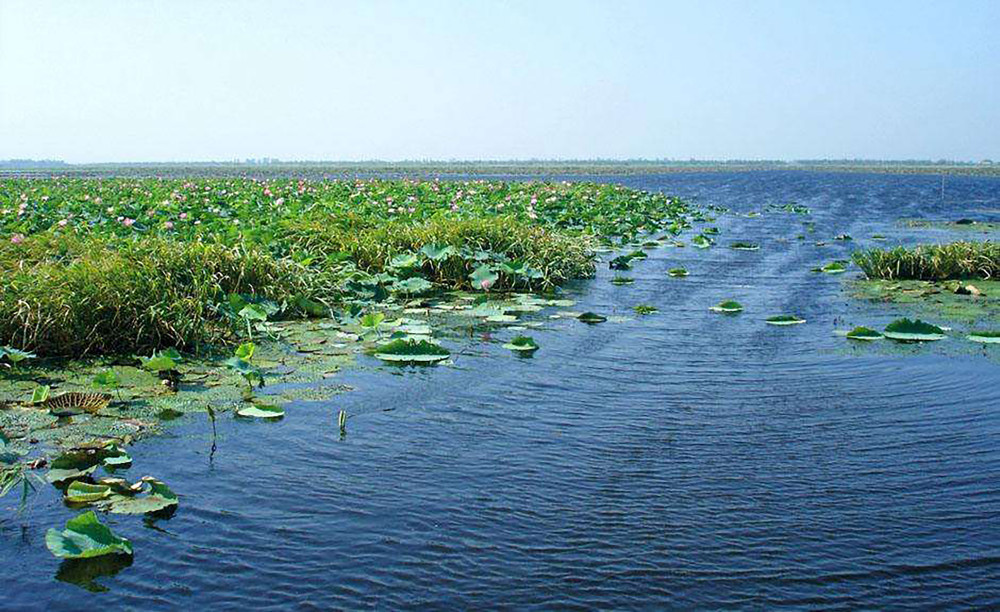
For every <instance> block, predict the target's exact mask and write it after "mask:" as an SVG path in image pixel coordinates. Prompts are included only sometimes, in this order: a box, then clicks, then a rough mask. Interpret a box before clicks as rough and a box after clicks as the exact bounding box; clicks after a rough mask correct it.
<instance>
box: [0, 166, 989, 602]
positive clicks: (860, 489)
mask: <svg viewBox="0 0 1000 612" xmlns="http://www.w3.org/2000/svg"><path fill="white" fill-rule="evenodd" d="M601 180H614V181H617V182H622V183H624V184H627V185H630V186H634V187H640V188H643V189H650V190H660V191H664V192H667V193H671V194H676V195H680V196H682V197H685V198H688V199H691V200H693V201H695V202H697V203H700V204H718V205H723V206H727V207H730V208H733V209H736V210H740V211H744V212H745V211H748V210H757V209H761V208H762V207H764V206H765V205H766V204H768V203H773V204H778V205H781V204H785V203H788V202H791V201H794V202H796V203H798V204H802V205H806V206H808V207H810V208H811V209H812V215H810V216H809V217H808V218H806V217H803V216H800V215H794V214H787V213H771V214H766V215H764V216H763V217H761V218H756V219H750V218H746V217H743V216H722V217H720V218H719V219H718V222H717V225H719V226H720V227H721V228H722V230H723V231H722V234H721V235H720V236H718V239H719V243H720V244H719V246H717V247H715V248H712V249H708V250H705V251H701V250H696V249H692V248H690V247H689V248H685V249H659V250H651V251H650V258H649V259H648V260H646V261H644V262H639V263H637V264H636V266H635V269H634V270H633V271H631V272H630V273H629V274H630V275H631V276H633V277H634V278H635V279H636V282H635V283H634V284H633V285H629V286H621V287H619V286H614V285H612V284H610V283H609V282H608V279H609V278H610V277H611V275H612V273H611V272H610V271H609V270H607V269H606V266H601V268H600V270H599V273H598V277H597V278H596V279H595V280H592V281H585V282H580V283H575V284H574V285H572V286H570V287H569V288H568V289H567V293H568V294H569V295H570V296H571V297H573V298H574V299H577V300H578V303H577V305H575V306H574V307H573V309H574V310H578V311H582V310H593V311H596V312H602V313H605V314H619V315H629V314H631V307H632V306H634V305H636V304H639V303H647V304H652V305H654V306H656V307H658V308H659V311H660V312H659V313H657V314H654V315H651V316H647V317H640V318H635V319H632V320H628V321H624V322H617V323H616V322H608V323H605V324H602V325H597V326H587V325H583V324H581V323H579V322H577V321H574V320H571V319H551V320H550V319H548V314H550V312H542V313H538V314H537V315H535V316H534V318H535V319H536V320H539V321H544V322H545V328H544V329H543V330H540V331H533V332H532V335H533V336H534V337H535V339H536V340H538V342H539V344H541V346H542V349H541V350H540V351H538V353H537V354H536V355H535V357H534V358H532V359H517V358H514V357H512V356H511V355H510V353H509V352H508V351H506V350H504V349H502V348H501V347H500V344H501V343H502V341H503V340H505V339H506V338H507V337H508V336H509V335H510V334H509V333H506V335H505V333H504V332H499V333H495V334H493V335H492V336H491V335H489V334H486V333H477V334H476V335H474V336H473V337H471V338H467V339H465V340H462V341H455V342H453V343H452V346H453V348H455V349H456V351H459V350H460V351H461V352H462V354H461V355H460V356H459V357H458V358H457V359H456V361H455V365H454V367H436V368H424V369H403V370H400V369H398V368H396V369H393V368H384V367H381V366H379V365H378V364H376V363H373V362H369V361H363V362H362V367H360V368H358V369H355V370H351V371H347V372H344V373H343V374H342V376H341V379H342V382H344V383H345V384H350V385H352V386H354V387H356V390H355V391H353V392H350V393H346V394H343V395H341V396H338V397H336V398H334V399H333V400H332V401H330V402H326V403H301V404H295V405H292V406H289V407H288V409H287V416H286V417H285V419H284V420H282V421H280V422H277V423H260V422H242V421H236V420H233V419H231V418H228V416H225V417H222V418H220V421H219V440H218V450H217V452H216V453H215V454H214V457H210V453H209V451H210V446H211V436H210V428H209V426H208V423H207V420H206V419H205V418H204V417H203V416H201V415H199V416H192V417H187V418H186V419H182V420H180V421H179V422H177V425H176V427H174V428H173V429H172V431H171V434H170V435H167V436H162V437H159V438H154V439H150V440H146V441H143V442H140V443H139V444H137V445H135V446H134V447H132V448H131V451H130V452H131V454H132V456H133V458H134V465H135V467H133V468H132V470H131V471H130V475H131V476H132V477H135V476H139V475H142V474H147V473H148V474H152V475H155V476H157V477H159V478H161V479H163V480H165V481H166V482H168V483H170V485H171V486H172V488H173V489H174V490H175V491H177V492H178V493H179V494H180V495H181V497H182V499H181V505H180V509H179V510H178V512H177V513H176V515H174V516H173V517H172V518H171V519H169V520H165V521H164V520H161V521H157V522H155V523H149V524H147V525H144V524H143V522H142V521H141V520H137V519H135V518H134V517H121V516H116V515H107V516H106V517H105V521H106V522H107V523H108V524H110V525H112V527H113V528H114V529H115V530H116V531H117V532H119V533H120V534H122V535H124V536H126V537H129V538H130V539H132V541H133V543H134V545H135V547H136V554H135V559H134V561H133V563H132V564H131V565H130V566H127V567H108V566H100V565H86V566H80V565H79V564H77V565H74V564H66V563H64V564H60V562H59V561H58V560H57V559H54V558H53V557H52V556H51V555H50V554H49V553H48V551H47V550H46V548H45V544H44V534H45V530H46V529H47V528H48V527H51V526H57V525H62V524H63V523H64V522H65V520H66V519H67V518H69V517H70V516H72V515H73V512H72V511H70V510H68V509H66V508H64V507H63V506H62V505H61V504H60V502H59V499H58V495H57V492H56V491H54V490H53V489H51V488H49V489H46V490H44V491H42V492H41V493H40V494H39V495H38V496H37V497H36V498H35V499H34V501H33V503H32V506H31V509H30V511H29V512H28V513H27V514H26V515H24V516H17V515H16V514H15V512H14V511H13V510H12V509H10V508H9V506H11V505H13V504H15V503H16V500H11V499H9V498H8V499H5V500H4V501H3V503H2V508H0V559H3V562H4V570H5V572H4V576H5V580H4V585H3V587H2V591H0V608H3V609H10V610H35V609H38V610H42V609H46V610H76V609H97V608H98V607H106V608H109V609H133V610H173V609H177V608H180V607H190V608H192V609H212V610H219V609H254V610H258V609H262V610H267V609H274V610H285V609H297V610H310V609H331V608H345V609H370V608H379V609H397V608H406V609H567V608H570V609H574V608H575V609H608V608H614V609H671V608H674V609H678V608H679V609H692V608H701V609H720V608H733V609H771V608H779V607H781V608H804V609H808V608H813V609H815V608H823V609H847V608H850V609H855V608H869V609H900V608H925V609H926V608H934V609H967V608H996V607H1000V526H998V525H1000V523H998V519H1000V384H998V383H1000V366H998V363H1000V360H998V359H997V358H996V357H997V355H993V354H987V353H984V350H983V349H982V348H976V349H974V350H968V351H962V350H954V348H953V347H952V348H948V347H945V348H939V347H931V346H928V347H907V348H904V349H900V350H890V349H887V348H885V347H880V346H869V345H864V346H853V345H848V342H847V341H846V340H844V339H843V338H842V337H839V336H837V335H835V334H834V331H835V330H838V329H849V328H850V327H853V326H854V325H860V324H865V325H869V326H871V327H880V326H882V325H884V324H885V323H886V322H888V321H889V320H891V319H892V318H894V316H896V315H897V314H899V312H900V311H898V310H895V309H894V308H893V307H891V306H887V305H877V304H869V303H865V302H858V301H856V300H852V299H850V298H849V297H848V293H847V292H846V291H845V289H844V287H843V284H844V283H845V282H847V280H848V279H847V278H843V277H836V276H827V275H817V274H813V273H811V272H809V269H810V268H811V267H813V266H816V265H822V264H823V263H826V262H828V261H831V260H833V259H838V258H844V257H846V255H847V254H848V253H849V252H850V250H851V249H855V248H860V247H863V246H866V245H869V244H871V243H869V242H868V241H867V240H864V238H866V237H867V236H870V235H871V234H872V233H874V232H879V233H883V234H886V235H887V236H889V237H890V241H889V244H891V243H893V242H913V241H916V240H917V239H919V237H920V236H924V237H925V238H926V237H927V236H938V234H939V232H938V233H935V232H931V233H930V234H921V233H919V232H918V231H916V230H912V229H906V228H902V227H899V226H897V225H896V223H895V220H896V219H897V218H899V217H925V218H942V217H946V218H957V217H960V216H961V217H973V218H981V219H997V218H1000V212H993V211H994V210H997V209H1000V180H998V179H990V178H953V177H949V178H948V179H947V180H946V185H945V190H944V195H943V197H942V194H941V179H940V177H933V176H895V175H865V174H834V173H831V174H820V173H794V172H749V173H690V174H670V175H663V176H632V177H621V178H614V177H611V178H609V177H601ZM806 220H809V221H813V222H814V223H815V230H814V232H812V233H809V234H808V235H807V239H806V240H798V239H797V236H798V235H799V234H802V233H804V232H805V230H804V229H803V221H806ZM840 233H849V234H851V235H853V236H854V237H855V241H854V242H848V243H844V242H835V241H830V242H829V244H828V245H827V246H822V247H820V246H815V244H814V243H815V242H816V241H818V240H830V239H832V237H833V236H835V235H837V234H840ZM732 240H752V241H756V242H759V243H760V244H761V249H760V251H756V252H743V251H734V250H731V249H727V248H724V245H725V244H726V243H728V242H730V241H732ZM678 265H682V266H684V267H686V268H687V269H688V270H689V271H690V272H691V276H689V277H688V278H684V279H673V278H668V277H667V275H666V270H667V269H669V268H671V267H676V266H678ZM845 276H847V277H849V276H850V274H849V275H845ZM727 298H734V299H737V300H739V301H740V302H742V303H743V304H744V306H745V308H746V310H745V311H744V312H743V313H742V314H741V315H739V316H735V317H730V316H724V315H719V314H715V313H712V312H709V311H708V306H710V305H712V304H715V303H717V302H718V301H720V300H723V299H727ZM785 313H794V314H798V315H800V316H802V317H804V318H806V319H807V320H808V322H807V323H806V324H805V325H799V326H794V327H790V328H776V327H772V326H767V325H764V324H763V319H764V318H766V317H767V316H770V315H773V314H785ZM949 342H950V343H952V344H953V345H957V344H959V343H960V341H959V340H955V339H951V340H946V341H945V342H942V343H941V344H942V345H945V344H946V343H949ZM990 350H992V349H990ZM340 409H346V410H347V411H348V412H349V413H351V414H355V415H357V416H355V417H353V418H352V419H351V421H350V424H349V433H348V435H347V436H346V438H344V439H341V438H340V436H339V435H338V431H337V427H336V423H335V421H336V412H337V411H338V410H340ZM88 573H90V574H92V575H95V576H96V582H94V583H90V584H89V587H90V588H91V589H92V590H86V589H84V588H82V587H81V586H80V584H81V583H87V580H86V579H85V578H84V576H85V575H86V574H88ZM101 574H103V575H101ZM98 585H100V586H98ZM99 588H102V589H105V590H104V591H103V592H95V591H97V590H98V589H99Z"/></svg>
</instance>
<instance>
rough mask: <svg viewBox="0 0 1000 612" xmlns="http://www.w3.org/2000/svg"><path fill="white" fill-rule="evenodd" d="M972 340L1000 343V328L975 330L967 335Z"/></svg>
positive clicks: (983, 342) (984, 342)
mask: <svg viewBox="0 0 1000 612" xmlns="http://www.w3.org/2000/svg"><path fill="white" fill-rule="evenodd" d="M965 337H966V338H967V339H969V340H971V341H972V342H979V343H982V344H1000V331H998V330H973V331H970V332H969V333H968V335H966V336H965Z"/></svg>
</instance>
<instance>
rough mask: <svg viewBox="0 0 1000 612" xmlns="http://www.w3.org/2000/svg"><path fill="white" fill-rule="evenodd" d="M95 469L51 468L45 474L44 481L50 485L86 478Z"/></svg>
mask: <svg viewBox="0 0 1000 612" xmlns="http://www.w3.org/2000/svg"><path fill="white" fill-rule="evenodd" d="M96 469H97V466H96V465H92V466H90V467H87V468H51V469H50V470H49V471H48V473H47V474H45V480H46V481H48V482H49V483H51V484H61V483H65V482H69V481H71V480H78V479H80V478H86V477H87V476H90V475H91V474H93V473H94V471H95V470H96Z"/></svg>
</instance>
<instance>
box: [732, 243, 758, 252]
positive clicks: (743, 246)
mask: <svg viewBox="0 0 1000 612" xmlns="http://www.w3.org/2000/svg"><path fill="white" fill-rule="evenodd" d="M729 248H731V249H736V250H737V251H756V250H758V249H760V245H759V244H755V243H753V242H734V243H732V244H730V245H729Z"/></svg>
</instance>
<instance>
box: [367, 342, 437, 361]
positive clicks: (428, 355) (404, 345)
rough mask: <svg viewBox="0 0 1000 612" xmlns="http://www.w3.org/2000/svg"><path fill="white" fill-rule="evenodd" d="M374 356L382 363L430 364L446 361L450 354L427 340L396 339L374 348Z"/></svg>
mask: <svg viewBox="0 0 1000 612" xmlns="http://www.w3.org/2000/svg"><path fill="white" fill-rule="evenodd" d="M374 355H375V357H377V358H378V359H381V360H382V361H390V362H396V363H413V364H432V363H435V362H438V361H443V360H445V359H447V358H448V357H450V356H451V353H450V352H449V351H448V349H446V348H444V347H442V346H440V345H438V344H434V343H433V342H431V341H429V340H413V339H406V338H397V339H396V340H393V341H391V342H388V343H386V344H383V345H381V346H379V347H376V349H375V350H374Z"/></svg>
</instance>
